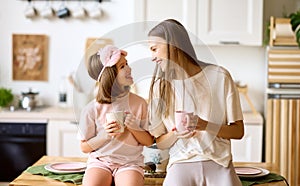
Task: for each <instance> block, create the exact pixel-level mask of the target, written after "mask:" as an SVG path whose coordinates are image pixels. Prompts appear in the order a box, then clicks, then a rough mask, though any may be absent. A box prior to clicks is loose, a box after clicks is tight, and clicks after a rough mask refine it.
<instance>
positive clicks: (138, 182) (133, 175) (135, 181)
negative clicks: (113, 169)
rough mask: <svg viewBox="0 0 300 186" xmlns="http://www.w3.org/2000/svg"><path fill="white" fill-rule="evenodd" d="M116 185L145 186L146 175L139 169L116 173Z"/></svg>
mask: <svg viewBox="0 0 300 186" xmlns="http://www.w3.org/2000/svg"><path fill="white" fill-rule="evenodd" d="M115 184H116V186H144V177H143V176H142V175H141V173H139V172H138V171H134V170H127V171H122V172H119V173H117V174H116V175H115Z"/></svg>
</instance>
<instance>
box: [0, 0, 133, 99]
mask: <svg viewBox="0 0 300 186" xmlns="http://www.w3.org/2000/svg"><path fill="white" fill-rule="evenodd" d="M45 2H46V1H34V5H35V6H36V7H38V8H39V7H40V8H42V7H43V6H45ZM74 3H75V5H72V2H70V3H69V2H68V3H67V4H66V5H70V6H73V7H74V6H76V5H77V4H78V1H75V2H73V4H74ZM91 3H95V2H93V1H89V3H87V4H88V6H93V5H95V4H91ZM82 4H83V5H84V3H82ZM27 5H28V4H27V1H25V0H13V1H12V0H1V1H0V25H1V29H0V37H1V39H0V86H4V87H8V88H12V90H13V92H14V93H15V94H20V93H21V92H22V91H27V90H28V87H32V88H33V89H35V90H37V91H39V93H40V94H39V99H41V100H42V101H43V103H44V104H46V105H55V104H57V102H58V88H59V81H60V79H61V76H66V75H68V74H69V73H70V72H72V71H76V70H77V67H78V65H79V63H80V62H81V59H82V58H83V55H84V49H85V42H86V39H87V38H88V37H96V38H99V37H101V36H102V35H103V34H105V33H107V32H109V31H110V30H112V29H115V28H117V27H119V26H122V25H125V24H128V23H132V22H133V20H134V18H133V1H132V0H126V1H124V0H110V2H103V3H101V5H102V10H103V17H101V18H100V19H99V20H93V19H86V20H78V19H74V18H68V19H58V18H55V19H52V20H47V19H43V18H36V19H33V20H31V19H27V18H25V16H24V15H23V11H24V9H25V8H26V7H27ZM60 5H61V3H60V2H55V1H53V7H54V8H56V9H57V8H59V6H60ZM13 33H17V34H45V35H48V37H49V60H48V63H49V64H48V68H49V72H48V73H49V75H48V79H49V80H48V82H41V81H40V82H37V81H13V80H12V34H13Z"/></svg>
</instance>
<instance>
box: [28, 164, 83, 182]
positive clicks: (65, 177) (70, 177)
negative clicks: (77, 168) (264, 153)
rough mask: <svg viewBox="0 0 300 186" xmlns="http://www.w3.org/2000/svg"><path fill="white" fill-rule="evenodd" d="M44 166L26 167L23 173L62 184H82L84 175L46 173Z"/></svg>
mask: <svg viewBox="0 0 300 186" xmlns="http://www.w3.org/2000/svg"><path fill="white" fill-rule="evenodd" d="M45 165H46V164H45ZM45 165H37V166H31V167H28V168H27V169H26V170H25V171H26V172H29V173H31V174H35V175H42V176H45V177H48V178H52V179H55V180H58V181H62V182H72V183H74V184H75V185H81V184H82V178H83V174H84V173H68V174H55V173H52V172H50V171H47V170H46V169H45V168H44V167H45Z"/></svg>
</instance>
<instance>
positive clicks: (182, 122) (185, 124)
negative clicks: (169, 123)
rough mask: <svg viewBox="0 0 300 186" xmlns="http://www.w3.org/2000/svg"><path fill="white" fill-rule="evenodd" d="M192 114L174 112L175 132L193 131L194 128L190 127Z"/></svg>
mask: <svg viewBox="0 0 300 186" xmlns="http://www.w3.org/2000/svg"><path fill="white" fill-rule="evenodd" d="M193 117H194V114H193V112H186V111H175V126H176V130H177V131H185V130H194V128H195V127H196V126H190V124H192V123H191V122H190V120H191V119H193Z"/></svg>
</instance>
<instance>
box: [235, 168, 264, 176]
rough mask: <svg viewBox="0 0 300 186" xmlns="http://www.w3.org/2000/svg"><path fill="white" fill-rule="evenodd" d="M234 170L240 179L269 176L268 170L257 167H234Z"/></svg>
mask: <svg viewBox="0 0 300 186" xmlns="http://www.w3.org/2000/svg"><path fill="white" fill-rule="evenodd" d="M234 169H235V171H236V173H237V175H238V176H239V177H242V178H257V177H262V176H266V175H268V174H270V171H269V170H267V169H263V168H259V167H235V168H234Z"/></svg>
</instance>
